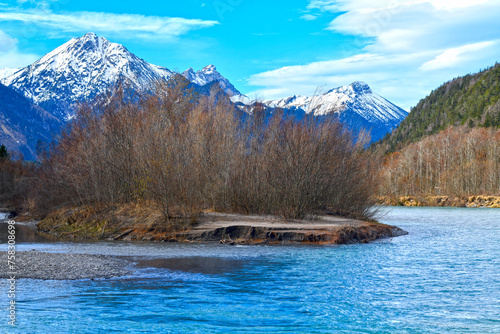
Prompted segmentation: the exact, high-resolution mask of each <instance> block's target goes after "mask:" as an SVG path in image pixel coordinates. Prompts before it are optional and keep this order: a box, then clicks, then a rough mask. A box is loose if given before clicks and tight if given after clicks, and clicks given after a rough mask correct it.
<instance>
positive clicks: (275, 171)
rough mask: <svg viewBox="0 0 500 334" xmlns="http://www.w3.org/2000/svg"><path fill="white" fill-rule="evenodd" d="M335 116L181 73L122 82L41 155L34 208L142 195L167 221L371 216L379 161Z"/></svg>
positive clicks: (84, 110) (131, 199)
mask: <svg viewBox="0 0 500 334" xmlns="http://www.w3.org/2000/svg"><path fill="white" fill-rule="evenodd" d="M364 144H365V143H364V142H362V141H357V142H356V141H355V140H354V138H353V136H352V135H351V133H350V132H348V131H346V130H345V129H344V128H343V127H342V126H341V125H340V124H339V123H338V122H337V121H335V120H333V119H332V120H325V119H322V120H321V121H319V120H317V119H315V118H314V117H310V118H309V117H306V118H305V119H302V120H298V119H293V118H287V117H285V116H284V115H282V114H281V113H279V112H275V113H274V114H273V115H269V113H267V112H266V111H265V110H264V109H262V108H260V109H259V108H255V109H254V115H253V116H252V117H246V118H245V120H243V118H242V117H241V115H240V114H239V113H238V112H237V111H236V110H235V109H234V106H233V105H231V103H230V102H229V100H228V99H227V98H226V97H225V95H224V94H223V93H221V92H220V91H218V90H216V89H214V90H213V91H212V92H211V94H210V96H208V97H207V96H199V95H197V94H195V93H194V92H193V91H191V90H189V89H188V87H187V83H186V82H185V81H184V80H183V79H182V78H175V79H172V80H170V81H169V82H167V83H163V84H160V85H158V87H157V89H156V91H155V92H154V94H150V95H147V96H144V97H141V98H137V97H132V98H131V97H130V96H128V95H127V93H126V90H124V89H117V90H116V91H114V92H113V94H112V95H110V96H108V97H107V98H105V99H103V100H102V101H100V103H98V104H97V105H93V106H90V105H82V106H81V107H80V110H79V112H78V115H77V117H76V120H75V121H74V122H72V124H71V126H70V127H69V128H68V129H67V130H66V131H65V132H64V134H63V136H62V138H61V140H60V141H59V144H58V145H57V146H56V147H54V149H52V151H51V152H50V154H48V156H47V157H46V159H45V160H44V161H43V162H42V167H41V171H40V185H39V187H38V189H39V191H38V193H37V196H36V198H35V202H36V205H37V208H38V209H39V210H40V211H41V212H48V211H50V210H51V209H53V208H56V207H61V206H73V205H108V206H109V205H113V204H117V203H129V202H136V201H143V202H144V203H153V204H154V205H157V206H158V207H159V208H161V209H162V211H163V213H164V214H165V217H166V219H167V220H169V219H171V218H173V217H190V216H196V215H197V214H198V213H199V212H201V210H204V209H213V210H216V211H222V212H241V213H263V214H264V213H265V214H279V215H282V216H284V217H286V218H301V217H304V216H305V215H307V214H309V213H314V212H317V211H318V210H329V211H333V212H334V213H338V214H342V215H348V216H352V217H357V218H370V208H371V206H372V203H373V202H372V200H371V195H372V194H373V192H374V191H375V185H376V183H377V177H376V175H377V165H378V164H377V159H375V158H374V156H373V155H371V153H369V152H366V151H365V150H364V148H363V145H364Z"/></svg>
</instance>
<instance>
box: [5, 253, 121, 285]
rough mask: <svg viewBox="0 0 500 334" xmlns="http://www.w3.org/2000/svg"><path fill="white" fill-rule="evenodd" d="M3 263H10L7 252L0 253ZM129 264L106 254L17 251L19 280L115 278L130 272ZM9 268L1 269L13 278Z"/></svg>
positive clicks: (6, 275)
mask: <svg viewBox="0 0 500 334" xmlns="http://www.w3.org/2000/svg"><path fill="white" fill-rule="evenodd" d="M0 259H1V261H2V263H5V264H6V263H7V252H0ZM128 264H129V262H128V261H125V260H121V259H118V258H115V257H111V256H106V255H90V254H66V253H44V252H37V251H27V252H25V251H22V252H16V254H15V260H14V268H15V269H14V272H15V275H14V276H15V278H16V279H19V278H32V279H43V280H76V279H96V278H113V277H119V276H124V275H127V274H128V273H129V271H128V270H126V269H125V267H126V266H127V265H128ZM10 272H11V271H10V270H8V266H7V265H2V266H0V278H10V277H11V276H12V274H11V273H10Z"/></svg>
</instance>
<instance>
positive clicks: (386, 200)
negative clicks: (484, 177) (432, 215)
mask: <svg viewBox="0 0 500 334" xmlns="http://www.w3.org/2000/svg"><path fill="white" fill-rule="evenodd" d="M378 203H379V204H380V205H387V206H442V207H459V208H500V196H487V195H478V196H461V197H457V196H399V197H393V196H380V197H379V198H378Z"/></svg>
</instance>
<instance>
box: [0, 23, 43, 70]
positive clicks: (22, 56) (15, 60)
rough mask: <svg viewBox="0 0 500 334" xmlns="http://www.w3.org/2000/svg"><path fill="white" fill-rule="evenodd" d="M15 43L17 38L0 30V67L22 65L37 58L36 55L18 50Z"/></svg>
mask: <svg viewBox="0 0 500 334" xmlns="http://www.w3.org/2000/svg"><path fill="white" fill-rule="evenodd" d="M17 43H18V41H17V39H15V38H12V37H11V36H9V35H7V34H6V33H5V32H3V31H2V30H0V69H1V68H4V67H12V68H18V67H22V66H25V65H27V64H29V63H32V62H34V61H35V60H37V59H38V58H39V56H38V55H34V54H31V53H22V52H20V51H19V49H18V47H17Z"/></svg>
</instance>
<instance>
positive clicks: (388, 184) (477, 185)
mask: <svg viewBox="0 0 500 334" xmlns="http://www.w3.org/2000/svg"><path fill="white" fill-rule="evenodd" d="M383 171H384V172H383V183H382V184H383V186H382V188H381V194H383V195H385V196H408V195H442V196H470V195H500V131H499V130H493V129H485V128H475V129H468V128H466V127H456V128H448V129H447V130H445V131H443V132H441V133H438V134H436V135H433V136H430V137H427V138H425V139H424V140H422V141H420V142H418V143H415V144H412V145H410V146H408V147H406V148H404V149H403V150H401V151H400V152H397V153H394V154H391V155H390V156H389V157H388V159H387V161H386V162H385V165H384V168H383Z"/></svg>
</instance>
